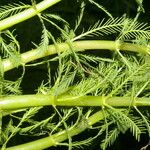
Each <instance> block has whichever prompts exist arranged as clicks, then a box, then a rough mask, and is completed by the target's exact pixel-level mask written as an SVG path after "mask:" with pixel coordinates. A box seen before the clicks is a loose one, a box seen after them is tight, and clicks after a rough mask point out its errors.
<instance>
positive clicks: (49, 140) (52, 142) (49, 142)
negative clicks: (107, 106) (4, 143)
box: [6, 111, 104, 150]
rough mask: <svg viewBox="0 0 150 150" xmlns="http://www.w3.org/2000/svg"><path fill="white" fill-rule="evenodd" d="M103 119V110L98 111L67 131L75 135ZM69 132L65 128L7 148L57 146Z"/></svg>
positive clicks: (19, 149) (30, 149)
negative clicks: (47, 135) (44, 136)
mask: <svg viewBox="0 0 150 150" xmlns="http://www.w3.org/2000/svg"><path fill="white" fill-rule="evenodd" d="M102 119H104V114H103V111H98V112H97V113H95V114H93V115H92V116H90V117H89V118H87V119H82V121H81V122H79V123H78V124H77V125H76V126H74V127H70V128H69V129H68V131H67V132H68V134H69V135H70V136H71V137H72V136H75V135H77V134H79V133H81V132H82V131H84V130H85V129H87V128H88V127H90V126H92V125H93V124H95V123H96V122H98V121H100V120H102ZM67 132H66V130H63V131H61V132H59V133H56V134H54V135H52V136H49V137H46V138H42V139H39V140H36V141H33V142H29V143H26V144H21V145H18V146H13V147H9V148H6V150H35V149H37V148H38V149H45V148H48V147H51V146H57V145H59V144H60V142H62V141H64V140H66V139H68V134H67Z"/></svg>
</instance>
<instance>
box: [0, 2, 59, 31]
mask: <svg viewBox="0 0 150 150" xmlns="http://www.w3.org/2000/svg"><path fill="white" fill-rule="evenodd" d="M60 1H61V0H43V1H42V2H40V3H39V4H37V5H35V6H34V7H32V6H31V8H29V9H27V10H24V11H22V12H20V13H18V14H16V15H13V16H10V17H8V18H6V19H4V20H2V21H0V31H2V30H5V29H7V28H9V27H12V26H13V25H15V24H18V23H20V22H23V21H25V20H27V19H29V18H32V17H34V16H36V15H37V14H38V13H40V12H42V11H43V10H45V9H47V8H49V7H51V6H52V5H54V4H56V3H58V2H60Z"/></svg>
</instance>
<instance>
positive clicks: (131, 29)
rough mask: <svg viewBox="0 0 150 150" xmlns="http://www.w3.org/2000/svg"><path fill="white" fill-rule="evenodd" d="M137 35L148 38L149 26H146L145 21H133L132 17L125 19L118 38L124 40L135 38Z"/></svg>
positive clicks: (149, 35)
mask: <svg viewBox="0 0 150 150" xmlns="http://www.w3.org/2000/svg"><path fill="white" fill-rule="evenodd" d="M137 37H140V38H144V39H150V26H148V24H147V23H143V22H142V23H140V22H137V21H133V19H126V20H125V21H124V27H123V30H122V32H121V34H120V36H119V37H118V40H123V41H125V40H131V39H135V38H137Z"/></svg>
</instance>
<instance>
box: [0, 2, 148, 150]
mask: <svg viewBox="0 0 150 150" xmlns="http://www.w3.org/2000/svg"><path fill="white" fill-rule="evenodd" d="M40 1H41V0H36V2H37V3H38V2H40ZM13 2H15V3H17V2H19V0H11V1H10V0H0V6H2V5H6V4H8V3H13ZM22 2H23V3H29V4H30V3H31V2H30V0H24V1H22ZM96 2H98V3H99V4H100V5H102V6H104V7H105V8H106V9H107V10H108V11H109V12H110V13H111V14H112V16H114V17H121V16H122V15H124V14H126V15H127V16H128V17H130V18H133V17H135V15H136V12H137V3H136V1H135V0H96ZM79 6H80V0H79V1H78V2H77V0H62V1H61V2H60V3H58V4H56V5H55V6H53V7H52V8H50V9H48V10H46V12H49V13H53V14H58V15H60V16H61V17H62V18H64V19H65V20H66V21H67V22H68V23H69V24H70V29H71V28H74V26H75V20H76V18H77V16H78V14H79ZM143 7H144V9H145V13H143V14H141V15H140V17H139V21H140V22H148V23H149V20H150V8H149V1H148V0H144V3H143ZM103 18H108V16H107V15H106V14H105V13H104V12H103V11H100V10H99V9H98V8H96V7H94V6H93V7H92V5H91V4H90V3H87V5H86V9H85V13H84V17H83V20H82V23H81V26H80V28H79V29H78V30H77V33H76V34H79V33H81V32H82V30H83V28H84V29H87V28H89V27H90V26H91V25H93V24H94V23H95V22H97V21H98V20H102V19H103ZM57 24H58V25H59V26H62V24H60V23H59V22H57ZM46 25H47V28H48V29H49V30H50V31H51V32H52V34H53V36H55V38H56V39H57V38H58V37H60V32H58V31H57V30H56V29H55V28H54V27H53V26H51V25H49V24H46ZM14 29H15V34H16V35H17V40H18V41H19V43H20V46H21V53H23V52H26V51H28V50H30V49H32V48H35V46H34V45H33V43H35V44H38V43H39V42H40V40H41V31H42V30H41V23H40V21H39V19H38V17H34V18H32V19H29V20H27V21H25V22H23V23H20V24H17V25H15V26H13V27H12V28H10V30H11V31H12V30H14ZM95 39H96V38H95ZM103 39H109V40H113V39H115V36H114V35H113V36H109V37H107V36H105V37H103ZM94 55H101V54H99V53H94ZM104 55H108V56H109V53H104ZM57 65H58V64H57V62H55V63H52V64H51V66H52V73H51V74H52V76H53V75H54V74H55V72H56V70H57ZM21 72H22V71H21V68H18V69H13V70H11V71H8V72H6V74H5V78H6V79H9V80H16V79H17V78H18V77H19V76H20V75H21ZM46 80H47V69H46V66H45V65H39V66H36V67H31V68H30V67H27V68H26V73H25V76H24V79H23V82H22V85H21V86H22V92H23V94H31V93H36V89H37V88H38V87H39V86H40V84H41V82H42V81H44V82H46ZM45 112H46V110H45V111H44V112H41V115H45V114H46V113H45ZM6 121H7V119H6ZM91 134H94V133H93V131H92V132H90V131H89V132H87V131H85V132H84V133H82V134H81V135H79V136H76V137H74V138H77V139H78V138H82V136H83V137H84V136H86V137H88V135H91ZM34 139H35V138H34ZM102 139H103V138H102ZM21 140H22V139H21ZM23 140H24V142H25V141H28V140H27V139H26V138H24V139H23ZM148 140H149V139H148V137H147V136H146V135H143V137H142V138H141V141H140V142H139V143H138V142H137V141H135V139H134V138H133V137H132V135H131V133H127V134H125V135H120V136H119V138H118V139H117V140H116V142H115V144H114V145H113V146H111V147H110V148H108V150H126V149H128V150H140V148H141V147H142V146H144V145H146V144H147V142H148ZM100 141H101V138H99V139H97V140H95V141H94V142H93V144H91V145H90V146H89V147H85V148H84V149H87V150H98V149H99V144H100ZM13 142H14V143H16V144H19V143H22V141H20V139H19V136H18V138H17V137H16V139H14V141H13ZM14 143H13V144H14ZM10 145H11V144H10ZM50 149H54V150H55V149H62V147H60V148H59V147H57V148H56V147H54V148H50ZM64 149H65V148H64ZM66 149H67V148H66ZM99 150H100V149H99Z"/></svg>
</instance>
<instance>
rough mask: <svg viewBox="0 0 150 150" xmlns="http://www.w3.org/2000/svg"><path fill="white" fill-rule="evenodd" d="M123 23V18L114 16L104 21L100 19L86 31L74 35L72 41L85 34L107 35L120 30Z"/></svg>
mask: <svg viewBox="0 0 150 150" xmlns="http://www.w3.org/2000/svg"><path fill="white" fill-rule="evenodd" d="M123 25H124V18H123V17H122V18H116V19H108V20H107V21H106V22H104V19H103V20H102V21H98V22H97V23H95V25H94V26H92V27H90V28H89V29H88V31H86V32H83V33H82V34H80V35H78V36H76V37H75V38H74V39H72V41H75V40H78V39H82V38H84V37H86V36H103V35H109V34H112V33H117V32H120V31H121V30H122V27H123Z"/></svg>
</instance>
